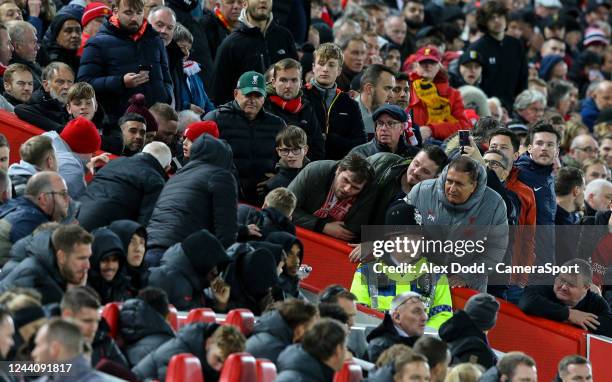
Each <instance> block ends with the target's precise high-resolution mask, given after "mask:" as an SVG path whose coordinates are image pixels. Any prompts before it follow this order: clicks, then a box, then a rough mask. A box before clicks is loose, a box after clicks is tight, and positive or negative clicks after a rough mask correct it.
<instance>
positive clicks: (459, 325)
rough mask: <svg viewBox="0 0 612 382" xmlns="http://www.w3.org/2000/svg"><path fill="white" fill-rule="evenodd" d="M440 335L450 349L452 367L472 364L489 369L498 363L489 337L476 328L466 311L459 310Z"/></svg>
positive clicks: (442, 328)
mask: <svg viewBox="0 0 612 382" xmlns="http://www.w3.org/2000/svg"><path fill="white" fill-rule="evenodd" d="M439 334H440V338H442V340H444V342H446V343H448V345H449V347H450V352H451V356H452V361H451V365H458V364H460V363H463V362H471V363H477V364H479V365H481V366H483V367H484V368H485V369H488V368H490V367H492V366H495V364H496V363H497V357H496V356H495V353H494V352H493V350H491V347H490V346H489V341H488V340H487V336H486V335H485V334H484V332H483V331H482V330H480V329H478V328H477V327H476V325H475V324H474V322H473V321H472V319H471V318H470V317H469V316H468V315H467V313H465V312H464V311H462V310H459V311H458V312H457V313H455V314H454V315H453V317H451V318H450V319H449V320H448V321H446V322H445V323H443V324H442V326H440V331H439Z"/></svg>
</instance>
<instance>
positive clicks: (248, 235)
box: [237, 187, 297, 242]
mask: <svg viewBox="0 0 612 382" xmlns="http://www.w3.org/2000/svg"><path fill="white" fill-rule="evenodd" d="M296 203H297V199H296V197H295V195H294V194H293V193H292V192H291V191H289V190H288V189H286V188H284V187H280V188H277V189H274V190H272V191H270V193H269V194H268V195H266V198H265V199H264V204H263V206H262V209H261V211H260V210H258V209H256V208H255V207H251V206H248V205H246V204H239V205H238V240H237V241H239V242H242V241H248V240H256V239H261V240H267V238H268V235H269V234H271V233H273V232H288V233H290V234H292V235H295V226H294V225H293V223H292V222H291V215H293V210H295V205H296Z"/></svg>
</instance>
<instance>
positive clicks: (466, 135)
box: [459, 130, 470, 146]
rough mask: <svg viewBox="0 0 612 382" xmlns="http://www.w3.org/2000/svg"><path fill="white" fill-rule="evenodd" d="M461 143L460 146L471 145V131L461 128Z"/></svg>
mask: <svg viewBox="0 0 612 382" xmlns="http://www.w3.org/2000/svg"><path fill="white" fill-rule="evenodd" d="M459 145H460V146H469V145H470V131H469V130H459Z"/></svg>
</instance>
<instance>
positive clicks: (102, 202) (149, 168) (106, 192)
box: [78, 153, 168, 230]
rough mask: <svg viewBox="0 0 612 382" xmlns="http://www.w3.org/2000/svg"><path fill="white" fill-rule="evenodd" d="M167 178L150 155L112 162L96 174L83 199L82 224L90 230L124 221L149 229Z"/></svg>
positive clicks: (81, 200)
mask: <svg viewBox="0 0 612 382" xmlns="http://www.w3.org/2000/svg"><path fill="white" fill-rule="evenodd" d="M167 178H168V177H167V175H166V172H165V171H164V169H163V168H162V166H161V164H160V163H159V161H158V160H157V159H156V158H155V157H154V156H153V155H151V154H149V153H140V154H136V155H134V156H133V157H129V158H127V157H120V158H117V159H115V160H113V161H111V162H110V163H108V164H106V165H105V166H104V167H102V168H101V169H100V170H99V171H98V172H97V173H96V176H94V178H93V180H92V181H91V182H90V183H89V185H88V186H87V190H86V191H85V193H84V194H83V196H82V197H81V198H80V199H79V201H80V202H81V209H80V211H79V215H78V219H79V223H80V224H81V225H82V226H83V227H84V228H85V229H87V230H92V229H94V228H97V227H103V226H106V225H108V224H110V223H112V222H113V221H115V220H120V219H129V220H134V221H136V222H138V223H140V224H141V225H143V226H146V225H147V224H148V223H149V219H150V217H151V214H152V213H153V209H154V208H155V203H157V198H158V197H159V194H160V193H161V191H162V189H163V188H164V184H165V182H166V179H167Z"/></svg>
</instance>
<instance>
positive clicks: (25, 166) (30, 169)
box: [8, 159, 38, 197]
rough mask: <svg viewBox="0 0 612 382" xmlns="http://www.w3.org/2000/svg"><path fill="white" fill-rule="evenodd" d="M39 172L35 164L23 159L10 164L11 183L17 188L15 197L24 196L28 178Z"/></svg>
mask: <svg viewBox="0 0 612 382" xmlns="http://www.w3.org/2000/svg"><path fill="white" fill-rule="evenodd" d="M37 172H38V170H37V169H36V167H34V165H32V164H31V163H28V162H26V161H24V160H23V159H22V160H20V161H19V163H13V164H11V165H10V166H9V169H8V176H9V177H10V178H11V184H12V185H13V188H14V189H15V195H13V197H18V196H23V194H24V193H25V188H26V184H27V183H28V180H30V178H31V177H32V176H33V175H34V174H36V173H37Z"/></svg>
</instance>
